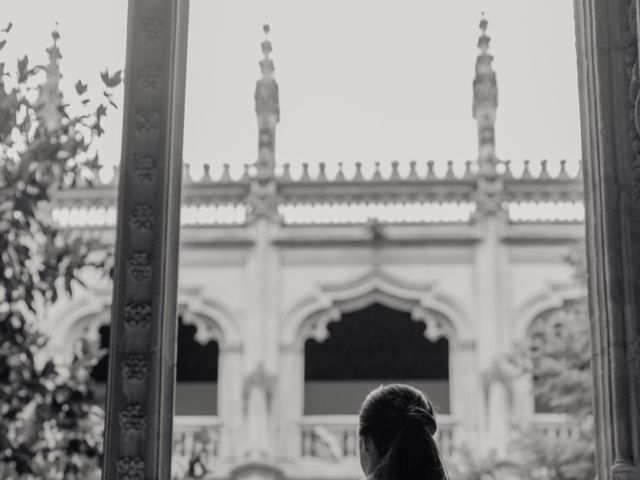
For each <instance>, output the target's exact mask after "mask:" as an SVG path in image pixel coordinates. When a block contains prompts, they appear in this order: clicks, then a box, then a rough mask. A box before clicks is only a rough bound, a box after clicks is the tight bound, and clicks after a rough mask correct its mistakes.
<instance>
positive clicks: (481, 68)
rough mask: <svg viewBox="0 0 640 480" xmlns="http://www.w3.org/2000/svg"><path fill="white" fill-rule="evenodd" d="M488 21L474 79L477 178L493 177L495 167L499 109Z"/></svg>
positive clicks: (483, 26)
mask: <svg viewBox="0 0 640 480" xmlns="http://www.w3.org/2000/svg"><path fill="white" fill-rule="evenodd" d="M488 23H489V22H487V19H486V18H485V17H484V12H483V13H482V18H481V19H480V30H481V34H480V37H479V38H478V49H479V50H480V52H479V53H478V58H477V60H476V76H475V78H474V79H473V118H474V119H475V120H476V122H478V165H479V169H480V174H482V175H493V174H495V167H496V163H497V159H496V155H495V122H496V110H497V107H498V86H497V83H496V72H494V71H493V67H492V66H491V62H492V61H493V55H491V54H490V53H489V42H490V40H491V37H489V36H488V35H487V25H488Z"/></svg>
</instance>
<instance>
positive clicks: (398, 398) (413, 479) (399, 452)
mask: <svg viewBox="0 0 640 480" xmlns="http://www.w3.org/2000/svg"><path fill="white" fill-rule="evenodd" d="M436 429H437V425H436V417H435V413H434V411H433V405H431V402H430V401H429V400H427V398H426V397H425V395H424V394H423V393H422V392H421V391H420V390H417V389H415V388H413V387H411V386H409V385H401V384H394V385H386V386H382V385H381V386H380V387H378V388H376V389H375V390H373V391H372V392H371V393H369V395H367V398H365V400H364V402H363V404H362V408H361V409H360V435H363V436H366V437H368V438H370V439H371V441H372V442H373V445H374V446H375V448H376V450H377V452H378V454H379V456H380V463H379V464H378V466H377V467H376V469H375V472H374V477H375V478H376V480H446V479H447V472H446V470H445V468H444V465H443V463H442V459H441V458H440V454H439V453H438V447H437V445H436V442H435V439H434V438H433V436H434V435H435V433H436Z"/></svg>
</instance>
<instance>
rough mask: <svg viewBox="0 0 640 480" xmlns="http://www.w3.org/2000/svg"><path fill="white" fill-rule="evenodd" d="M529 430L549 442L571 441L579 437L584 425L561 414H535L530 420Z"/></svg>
mask: <svg viewBox="0 0 640 480" xmlns="http://www.w3.org/2000/svg"><path fill="white" fill-rule="evenodd" d="M529 425H530V428H532V429H533V430H534V431H535V432H536V433H537V434H539V435H542V436H544V437H547V438H549V439H550V440H557V439H565V440H571V439H576V438H578V437H580V435H581V432H582V430H583V429H584V424H583V423H581V422H580V421H578V420H576V419H574V418H572V417H571V416H570V415H566V414H562V413H537V414H535V415H533V416H532V417H531V419H530V424H529Z"/></svg>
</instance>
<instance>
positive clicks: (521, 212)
mask: <svg viewBox="0 0 640 480" xmlns="http://www.w3.org/2000/svg"><path fill="white" fill-rule="evenodd" d="M264 29H265V35H266V37H265V40H264V42H263V43H262V45H261V48H262V53H263V58H262V60H261V61H260V69H261V72H260V76H259V79H258V80H257V83H256V89H255V113H256V118H257V124H258V154H257V161H256V162H255V163H254V164H252V165H248V166H247V167H246V169H245V173H244V175H242V176H241V177H233V176H232V175H231V173H230V168H229V166H228V165H225V167H224V169H223V171H222V174H221V175H216V176H215V178H212V174H211V169H210V167H209V166H208V165H206V164H205V166H204V171H203V172H202V174H198V175H195V174H194V173H193V172H191V171H190V169H189V165H186V164H185V169H184V172H183V208H182V233H181V242H182V247H181V253H180V278H179V283H180V287H179V292H178V296H179V312H178V321H179V326H178V329H179V335H178V336H179V340H178V367H177V381H178V386H177V393H176V417H175V426H174V434H173V435H174V443H175V451H174V468H175V469H176V472H177V473H176V474H177V475H178V477H179V478H182V476H187V475H188V474H190V475H192V476H196V477H202V478H225V477H228V476H229V475H232V474H233V472H236V471H237V469H238V468H239V467H242V466H246V465H252V464H262V465H270V466H273V467H276V468H277V469H279V470H280V471H281V472H283V474H284V476H285V477H287V478H300V479H302V478H309V479H310V478H314V479H317V478H327V479H328V478H331V479H347V478H360V477H362V473H361V471H360V467H359V464H358V459H357V450H358V447H357V443H358V439H357V425H356V424H357V413H358V409H359V405H360V402H361V401H362V399H363V398H364V396H365V395H366V393H367V392H368V391H369V390H371V389H372V388H374V387H376V386H377V385H379V384H381V383H390V382H406V383H410V384H412V385H415V386H416V387H418V388H420V389H421V390H422V391H424V392H425V393H426V394H427V395H428V396H429V397H430V398H431V399H432V401H433V402H434V404H435V406H436V409H437V412H438V424H439V428H438V432H437V438H438V442H439V444H440V447H441V449H442V453H443V455H444V456H445V457H446V458H448V459H450V461H452V462H455V461H456V460H455V459H456V455H460V454H461V453H460V452H464V451H466V450H465V448H466V449H469V450H470V451H472V452H475V453H477V454H478V455H481V454H486V453H487V452H491V451H494V452H497V453H498V454H504V453H506V452H507V450H508V446H509V441H510V440H509V439H510V432H512V431H513V430H514V429H517V428H519V427H520V426H522V425H529V426H533V428H535V429H538V430H539V431H541V432H545V434H548V435H549V436H550V437H553V438H558V437H567V438H570V437H571V435H573V433H572V432H573V431H574V429H575V428H576V426H575V425H574V424H573V423H571V421H570V420H569V417H567V416H566V415H564V414H563V413H558V412H552V411H550V409H549V408H548V407H547V406H545V405H543V404H540V403H539V402H535V401H534V392H533V381H532V378H531V375H527V374H523V371H526V368H524V369H523V367H522V365H521V364H520V363H519V359H518V358H517V355H514V351H517V350H514V349H516V347H517V346H518V345H524V344H527V342H528V341H529V338H530V336H531V332H532V331H533V329H534V327H535V324H536V322H538V321H540V319H544V318H546V317H548V316H549V315H550V314H552V312H554V311H555V310H558V309H561V308H563V307H564V306H565V305H566V304H567V303H570V302H572V301H576V300H578V299H581V298H583V297H584V296H585V291H584V288H583V285H582V284H581V283H580V282H579V281H578V280H577V279H576V277H575V275H574V273H575V268H574V266H572V265H571V262H570V261H569V262H568V261H567V258H573V257H572V255H573V253H574V251H575V250H576V249H577V248H578V245H579V243H580V242H581V240H582V239H583V237H584V225H583V216H584V215H583V206H582V180H581V173H580V172H577V173H576V174H570V173H568V172H567V169H566V165H565V162H564V161H563V162H562V163H561V164H560V168H559V171H558V172H557V173H554V174H553V175H552V174H550V173H549V171H548V166H547V163H546V161H544V160H541V161H540V162H537V163H539V166H538V165H537V166H536V168H533V169H532V170H533V171H535V172H536V173H535V175H534V174H532V173H531V170H530V168H529V167H530V165H529V162H525V168H524V170H523V171H522V172H521V173H518V174H517V175H514V174H513V173H512V171H511V169H510V165H509V162H508V161H504V160H501V159H498V158H497V157H496V153H495V145H496V141H497V139H499V132H498V136H497V139H496V132H495V131H494V126H495V120H496V114H497V111H498V87H497V80H496V72H495V71H494V70H493V68H492V60H493V57H492V55H491V53H490V49H489V40H490V39H489V36H488V34H487V22H486V20H485V19H484V18H483V19H482V20H481V22H480V34H479V38H478V45H477V46H478V56H477V61H476V65H475V72H476V74H475V78H474V79H473V96H472V105H471V107H472V108H471V112H472V115H473V118H474V119H475V121H476V122H477V127H478V128H477V130H478V154H477V158H476V159H474V160H472V161H468V162H467V163H466V169H465V170H464V172H462V173H461V172H456V171H454V168H453V165H452V163H451V162H449V164H448V165H447V169H446V172H445V173H444V174H440V173H436V172H437V171H438V169H437V168H435V165H434V162H431V161H429V162H427V164H426V173H425V170H424V169H423V168H422V167H423V166H422V165H418V164H416V162H410V163H409V164H408V165H401V164H400V163H399V162H396V161H394V162H390V164H389V165H388V166H382V167H381V166H380V165H379V164H376V165H375V168H374V171H373V173H371V174H367V175H365V174H364V173H363V171H362V169H361V164H360V163H356V164H355V171H354V172H349V173H346V172H345V171H343V170H342V168H338V170H337V172H335V173H333V174H331V175H329V174H328V173H327V171H326V166H325V164H323V163H319V164H317V165H308V164H303V166H302V171H301V172H300V173H299V174H296V175H294V174H293V173H292V172H291V171H290V167H289V165H287V164H281V163H278V162H277V153H276V131H277V126H278V122H279V120H280V104H279V90H278V83H277V81H276V79H275V75H274V72H275V67H274V61H273V60H272V45H271V42H270V41H269V35H268V34H269V27H268V26H266V25H265V28H264ZM470 48H473V46H470ZM470 80H471V79H470ZM283 114H285V115H286V112H283ZM318 133H319V137H321V132H318ZM247 141H251V139H247ZM322 141H327V139H322ZM383 171H384V172H385V173H384V174H383V173H382V172H383ZM149 174H151V173H150V172H149V171H148V169H146V168H145V165H144V164H143V163H141V164H140V166H139V169H138V173H137V175H139V176H140V179H141V180H142V181H144V178H145V176H146V175H149ZM114 179H117V175H114ZM116 193H117V185H116V184H115V180H114V181H112V182H111V183H104V184H98V185H94V186H92V187H89V186H83V185H79V186H77V187H76V188H75V189H72V190H67V191H63V192H60V193H59V194H58V195H57V197H56V201H55V205H54V208H53V215H54V217H55V219H56V221H57V222H58V223H59V224H60V225H62V226H64V227H68V228H69V229H81V230H84V231H86V232H87V233H89V234H90V235H93V236H96V237H97V238H100V239H102V241H103V242H104V243H105V244H107V245H108V244H112V243H113V240H114V228H113V227H114V225H115V211H116V209H115V202H116ZM133 218H134V221H135V222H137V223H139V224H140V225H143V224H144V223H145V222H148V221H151V220H150V218H151V217H150V216H149V212H146V211H145V209H144V208H138V207H137V211H136V212H134V216H133ZM110 302H111V291H110V287H109V284H108V282H107V281H105V280H104V279H103V278H99V277H98V276H96V277H95V278H93V277H92V278H87V279H86V287H85V288H84V289H83V290H82V291H78V292H77V294H76V295H75V296H74V298H73V299H72V300H61V301H59V302H58V303H57V304H56V305H55V306H54V307H53V308H52V309H50V311H49V312H48V317H49V319H50V320H52V321H49V322H47V323H46V328H48V329H49V333H50V334H51V336H52V340H51V342H50V344H49V349H50V352H52V353H54V354H55V355H57V356H58V357H59V358H64V357H65V356H68V355H69V354H70V353H69V352H70V349H69V345H73V344H75V343H76V342H77V341H79V340H81V339H84V340H85V341H88V342H91V343H92V344H94V345H95V346H97V347H101V348H107V347H108V343H109V325H108V323H109V315H110V313H109V306H110ZM128 309H129V311H130V313H131V318H132V322H134V323H135V322H136V319H140V321H142V319H143V318H144V316H145V307H144V306H143V305H138V304H135V302H134V303H132V304H130V305H128ZM107 364H108V360H107V356H104V357H103V358H102V360H101V361H100V362H99V363H98V364H97V365H96V367H95V368H94V370H93V373H92V375H93V376H94V378H95V379H96V380H97V381H98V382H99V383H100V384H101V385H102V388H103V389H104V385H105V382H106V373H107V371H106V370H107Z"/></svg>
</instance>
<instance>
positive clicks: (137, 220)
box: [131, 204, 154, 230]
mask: <svg viewBox="0 0 640 480" xmlns="http://www.w3.org/2000/svg"><path fill="white" fill-rule="evenodd" d="M153 220H154V211H153V207H152V206H151V205H145V204H143V205H136V206H135V207H133V210H132V211H131V224H132V225H133V226H134V227H136V228H137V229H139V230H151V229H152V228H153Z"/></svg>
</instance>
